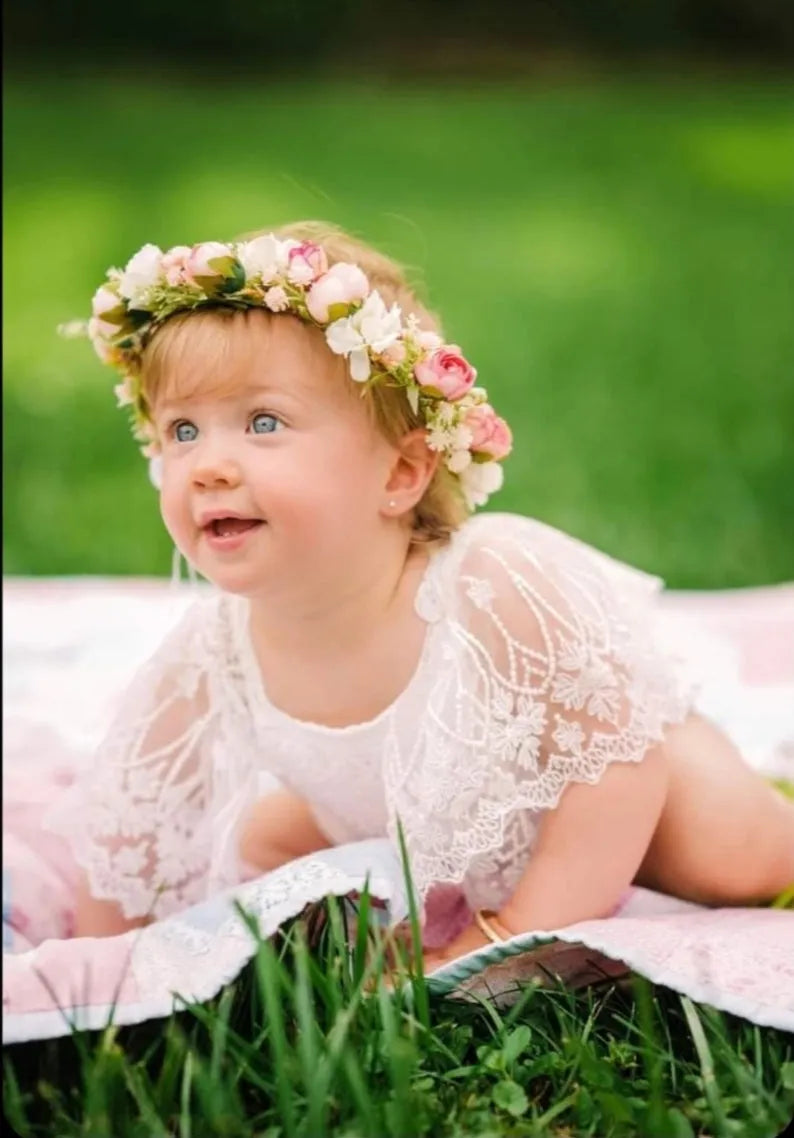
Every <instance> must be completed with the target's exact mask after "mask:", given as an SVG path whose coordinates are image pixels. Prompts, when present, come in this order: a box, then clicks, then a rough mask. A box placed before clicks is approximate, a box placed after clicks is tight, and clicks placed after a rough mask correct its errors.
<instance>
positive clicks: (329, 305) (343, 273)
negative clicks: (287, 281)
mask: <svg viewBox="0 0 794 1138" xmlns="http://www.w3.org/2000/svg"><path fill="white" fill-rule="evenodd" d="M367 296H369V281H368V280H367V278H366V276H365V275H364V273H362V271H361V269H360V268H359V267H358V265H348V264H347V262H345V261H339V262H338V263H337V264H336V265H332V266H331V268H330V269H329V270H328V272H327V273H324V274H323V275H322V276H321V277H319V278H318V279H317V280H316V281H315V282H314V284H313V285H312V287H311V288H310V289H309V291H308V292H307V293H306V307H307V308H308V310H309V313H310V314H311V316H313V317H314V319H315V320H316V321H317V323H318V324H327V323H328V322H329V321H331V320H338V319H339V318H340V317H341V316H347V313H348V311H349V309H350V306H351V304H355V303H356V301H359V300H364V299H365V298H366V297H367Z"/></svg>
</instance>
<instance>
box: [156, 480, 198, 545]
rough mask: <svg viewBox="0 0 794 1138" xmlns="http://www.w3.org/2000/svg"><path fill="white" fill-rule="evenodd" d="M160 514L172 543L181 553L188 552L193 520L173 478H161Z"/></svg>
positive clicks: (192, 536) (192, 537)
mask: <svg viewBox="0 0 794 1138" xmlns="http://www.w3.org/2000/svg"><path fill="white" fill-rule="evenodd" d="M160 516H161V517H162V519H163V524H164V525H165V528H166V529H167V530H168V532H169V534H170V535H171V539H172V541H173V542H174V544H175V545H176V546H177V548H178V549H180V550H181V551H182V552H183V553H187V552H189V549H190V546H191V545H192V544H193V540H194V532H193V531H194V526H193V520H192V518H191V516H190V513H189V511H188V509H187V506H186V504H185V499H184V496H183V495H182V494H180V493H179V490H178V488H177V487H176V486H175V485H174V483H173V480H169V479H168V478H167V477H164V478H163V485H162V489H161V491H160Z"/></svg>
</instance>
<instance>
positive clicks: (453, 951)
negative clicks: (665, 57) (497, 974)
mask: <svg viewBox="0 0 794 1138" xmlns="http://www.w3.org/2000/svg"><path fill="white" fill-rule="evenodd" d="M487 944H490V941H489V940H488V937H487V936H486V935H485V933H483V932H482V930H481V929H480V928H479V926H478V925H476V924H474V923H472V924H470V925H467V926H466V928H465V929H464V930H463V932H462V933H460V934H459V936H456V937H455V939H454V940H453V941H450V943H449V944H448V945H446V946H445V947H444V948H440V949H425V951H424V953H423V962H424V970H425V973H426V974H429V973H431V972H435V970H436V969H437V968H441V967H442V966H443V965H444V964H451V963H452V961H453V960H457V959H458V958H459V957H461V956H466V955H467V954H468V953H470V952H475V951H476V950H477V949H478V948H484V947H485V946H486V945H487Z"/></svg>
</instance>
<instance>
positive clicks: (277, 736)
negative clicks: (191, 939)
mask: <svg viewBox="0 0 794 1138" xmlns="http://www.w3.org/2000/svg"><path fill="white" fill-rule="evenodd" d="M661 587H662V586H661V582H660V581H659V580H658V579H657V578H655V577H650V576H648V575H646V574H645V573H642V572H640V571H638V570H635V569H632V568H630V567H628V566H626V565H623V564H621V563H619V562H616V561H614V560H612V559H611V558H609V557H607V556H606V555H604V554H602V553H599V552H597V551H595V550H593V549H591V548H590V547H588V546H586V545H584V544H582V543H581V542H579V541H577V540H575V539H573V538H571V537H568V536H567V535H565V534H563V533H561V532H559V531H558V530H555V529H553V528H551V527H549V526H547V525H544V524H543V523H541V522H538V521H534V520H532V519H529V518H524V517H520V516H516V515H510V514H496V513H488V514H481V515H477V516H474V517H472V518H471V519H470V520H469V521H468V522H466V523H465V524H464V526H463V527H462V528H461V529H460V530H459V531H458V532H457V533H456V534H455V535H454V536H453V537H452V539H451V541H450V543H449V544H448V545H447V546H446V547H444V548H443V549H441V550H439V551H438V552H437V553H435V554H434V555H433V556H432V557H431V559H430V562H429V564H428V567H427V570H426V572H425V575H424V578H423V581H422V583H421V586H420V588H419V590H418V593H417V597H416V602H415V603H416V610H417V612H418V614H419V616H420V617H421V618H422V619H423V620H424V621H425V622H426V625H427V632H426V634H425V640H424V644H423V648H422V652H421V657H420V660H419V662H418V665H417V667H416V670H415V672H414V674H413V677H412V678H411V680H410V682H409V683H408V685H407V686H406V688H405V689H404V690H403V691H402V693H401V694H400V695H399V696H398V697H397V699H396V700H395V701H394V702H393V703H392V704H391V705H390V706H389V707H388V708H386V709H385V710H384V711H382V712H381V713H380V714H379V715H377V716H376V717H375V718H374V719H372V720H369V721H367V722H365V723H361V724H356V725H353V726H350V727H343V728H329V727H325V726H321V725H318V724H313V723H307V722H303V721H298V720H296V719H294V718H292V717H290V716H288V715H287V714H285V713H284V712H282V711H280V710H279V709H277V708H276V707H274V706H273V705H272V703H270V701H269V700H268V698H267V695H266V692H265V691H264V688H263V685H262V681H261V676H260V673H259V669H258V665H257V662H256V659H255V656H254V650H253V645H252V642H251V638H250V633H249V607H248V602H247V601H246V600H245V599H244V598H240V597H236V596H230V595H224V594H219V593H213V594H210V595H209V596H208V597H206V598H202V599H201V600H199V601H197V602H196V603H195V605H193V606H192V607H191V608H190V610H189V611H188V612H187V613H186V614H185V616H184V617H183V619H182V620H181V622H180V623H179V624H178V625H177V627H176V628H175V629H174V631H173V632H172V633H171V634H170V635H169V636H168V637H167V638H166V640H165V641H164V643H163V644H162V646H161V647H160V649H159V650H158V651H157V652H156V653H155V655H154V656H153V658H152V659H151V660H150V661H149V662H148V663H147V664H146V665H144V667H143V668H142V669H141V671H140V672H139V674H138V676H137V678H136V680H135V681H134V683H133V684H132V686H131V688H130V690H129V691H128V692H127V694H126V696H125V698H124V700H123V701H122V704H121V707H120V709H119V712H118V714H117V716H116V719H115V722H114V724H113V726H112V728H111V730H110V731H109V733H108V735H107V737H106V740H105V742H104V744H103V745H102V746H101V747H100V749H99V753H98V754H97V756H96V759H95V762H94V764H93V765H92V768H91V771H90V773H87V774H85V775H84V776H83V778H82V780H81V782H80V783H79V784H78V786H77V787H76V788H75V790H74V792H73V793H72V794H71V795H70V801H69V802H68V803H65V804H64V805H63V806H62V807H61V808H60V809H59V810H58V811H57V812H54V813H53V815H52V816H51V817H50V819H49V820H48V823H47V824H48V825H49V826H50V827H51V828H53V829H55V830H57V831H58V832H60V833H65V834H66V835H67V836H68V837H69V838H70V841H71V844H72V846H73V848H74V851H75V855H76V857H77V860H78V861H79V862H80V864H81V865H82V866H83V867H84V868H85V870H86V871H87V874H88V879H89V883H90V887H91V890H92V893H93V894H94V895H95V896H96V897H97V898H104V899H111V900H115V901H117V902H118V903H119V904H120V906H121V908H122V910H123V911H124V913H125V915H126V916H127V917H137V916H142V915H145V914H147V913H152V914H154V915H155V916H158V917H159V916H165V915H167V914H169V913H171V912H173V911H175V910H177V909H180V908H184V907H186V906H188V905H190V904H193V903H195V902H197V901H200V900H202V899H204V898H206V897H207V896H209V895H211V894H212V893H214V892H216V891H218V890H220V889H224V888H227V887H229V886H232V885H235V884H237V883H238V882H239V881H240V880H241V878H242V876H243V873H244V867H243V866H242V865H241V863H240V859H239V853H238V845H239V834H240V827H241V823H242V820H243V818H244V815H245V814H246V813H247V811H248V809H249V808H250V806H251V804H252V803H253V802H254V801H255V800H256V798H258V797H260V796H261V795H262V794H263V793H266V792H267V790H268V789H272V788H274V787H275V786H276V785H278V784H281V785H283V786H285V787H287V788H289V789H291V790H293V791H295V792H296V793H297V794H299V795H301V796H302V797H303V798H304V799H305V800H306V801H307V802H308V803H309V805H310V806H311V808H312V810H313V812H314V814H315V816H316V819H317V821H318V824H319V825H320V827H321V829H322V830H323V831H324V833H325V834H326V835H327V836H328V838H329V840H330V841H331V842H332V844H334V845H340V844H343V843H347V842H355V841H359V840H361V839H365V838H373V837H381V838H382V837H388V838H390V839H391V840H392V841H393V842H394V843H395V844H396V843H397V842H398V823H401V824H402V827H403V832H404V835H405V839H406V844H407V849H408V853H409V857H410V864H411V871H412V875H413V881H414V886H415V888H416V890H417V893H418V895H419V899H420V901H421V902H425V901H426V899H427V897H428V894H429V893H430V891H431V889H433V888H434V887H437V886H443V885H449V886H455V887H456V888H457V890H458V891H460V892H462V894H463V895H464V897H465V899H466V902H467V904H468V905H469V906H471V907H478V906H486V907H498V906H499V905H500V904H501V903H503V901H504V900H506V898H507V897H508V896H509V895H510V893H511V892H512V890H513V889H514V887H515V885H516V883H517V881H518V879H519V877H520V876H521V874H522V872H523V870H524V868H525V866H526V864H527V861H528V859H529V857H530V856H531V853H532V845H533V841H534V837H535V833H536V829H537V824H538V819H539V816H540V815H541V813H542V812H543V811H545V810H550V809H553V808H554V807H555V806H556V804H557V803H558V802H559V799H560V796H561V794H562V792H563V791H564V789H565V787H566V786H567V785H568V783H570V782H572V781H578V782H596V781H597V780H598V779H599V778H600V776H601V775H602V774H603V772H604V770H605V769H606V767H607V766H608V765H609V764H610V763H613V762H638V761H640V760H641V759H642V758H643V756H644V755H645V753H646V752H647V750H648V749H649V747H650V746H651V745H653V744H654V743H655V742H657V741H659V740H660V739H661V737H662V735H663V732H664V729H665V727H666V725H668V724H671V723H676V722H680V721H681V720H682V719H683V718H684V717H685V716H686V714H687V712H688V711H689V709H690V707H691V694H690V692H689V691H688V690H687V688H686V684H685V683H684V681H683V677H682V675H681V673H680V671H679V670H678V668H677V667H676V665H675V664H674V662H673V661H672V660H670V659H669V658H667V657H666V656H665V654H664V652H663V650H662V649H661V647H660V644H659V641H658V636H657V629H656V623H657V621H656V604H655V600H656V598H657V597H658V594H659V592H660V589H661Z"/></svg>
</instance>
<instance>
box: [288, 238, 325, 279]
mask: <svg viewBox="0 0 794 1138" xmlns="http://www.w3.org/2000/svg"><path fill="white" fill-rule="evenodd" d="M288 257H289V260H288V266H287V277H288V278H289V280H291V281H292V283H293V284H296V285H308V284H311V283H312V281H316V280H317V278H318V277H321V276H322V275H323V273H327V272H328V258H327V257H326V255H325V250H324V249H321V248H320V246H319V245H315V244H314V243H313V242H312V241H302V242H301V243H300V245H294V246H293V247H292V248H291V249H290V251H289V254H288Z"/></svg>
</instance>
